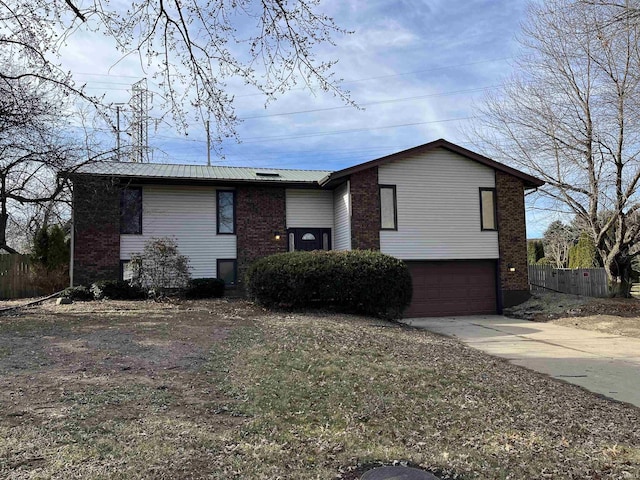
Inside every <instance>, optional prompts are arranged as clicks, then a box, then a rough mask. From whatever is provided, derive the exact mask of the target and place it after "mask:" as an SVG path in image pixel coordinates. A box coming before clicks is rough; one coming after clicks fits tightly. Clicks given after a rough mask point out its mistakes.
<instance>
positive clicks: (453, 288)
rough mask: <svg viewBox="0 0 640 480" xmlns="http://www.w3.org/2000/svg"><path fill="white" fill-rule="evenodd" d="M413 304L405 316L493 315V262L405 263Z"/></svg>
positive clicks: (494, 264)
mask: <svg viewBox="0 0 640 480" xmlns="http://www.w3.org/2000/svg"><path fill="white" fill-rule="evenodd" d="M407 265H408V266H409V271H410V272H411V277H412V279H413V300H412V301H411V305H410V306H409V308H408V309H407V310H406V311H405V313H404V316H405V317H408V318H412V317H438V316H449V315H477V314H491V313H496V262H495V260H468V261H459V262H453V261H451V262H407Z"/></svg>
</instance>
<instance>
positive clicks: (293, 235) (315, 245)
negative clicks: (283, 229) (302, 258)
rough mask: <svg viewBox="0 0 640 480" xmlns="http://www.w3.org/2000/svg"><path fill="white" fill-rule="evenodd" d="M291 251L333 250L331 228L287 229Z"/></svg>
mask: <svg viewBox="0 0 640 480" xmlns="http://www.w3.org/2000/svg"><path fill="white" fill-rule="evenodd" d="M287 238H288V241H289V251H290V252H293V251H305V252H310V251H311V250H331V229H330V228H290V229H288V230H287Z"/></svg>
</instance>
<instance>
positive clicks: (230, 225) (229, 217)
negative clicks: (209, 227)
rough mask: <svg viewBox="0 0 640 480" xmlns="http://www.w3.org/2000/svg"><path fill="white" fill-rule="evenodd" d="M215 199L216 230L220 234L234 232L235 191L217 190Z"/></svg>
mask: <svg viewBox="0 0 640 480" xmlns="http://www.w3.org/2000/svg"><path fill="white" fill-rule="evenodd" d="M216 199H217V204H218V205H217V208H218V227H217V232H218V233H221V234H234V233H236V192H234V191H232V190H217V191H216Z"/></svg>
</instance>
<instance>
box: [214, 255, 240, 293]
mask: <svg viewBox="0 0 640 480" xmlns="http://www.w3.org/2000/svg"><path fill="white" fill-rule="evenodd" d="M217 270H218V278H219V279H221V280H224V284H225V285H226V286H228V287H231V286H234V285H235V284H236V281H237V276H238V262H237V261H236V260H235V259H229V260H223V259H218V261H217Z"/></svg>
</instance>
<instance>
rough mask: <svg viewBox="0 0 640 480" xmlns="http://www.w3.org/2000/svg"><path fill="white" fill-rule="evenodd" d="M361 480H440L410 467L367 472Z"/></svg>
mask: <svg viewBox="0 0 640 480" xmlns="http://www.w3.org/2000/svg"><path fill="white" fill-rule="evenodd" d="M360 480H440V479H439V478H438V477H436V476H435V475H433V474H432V473H429V472H425V471H424V470H418V469H417V468H410V467H380V468H374V469H373V470H369V471H368V472H365V474H364V475H362V477H360Z"/></svg>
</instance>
